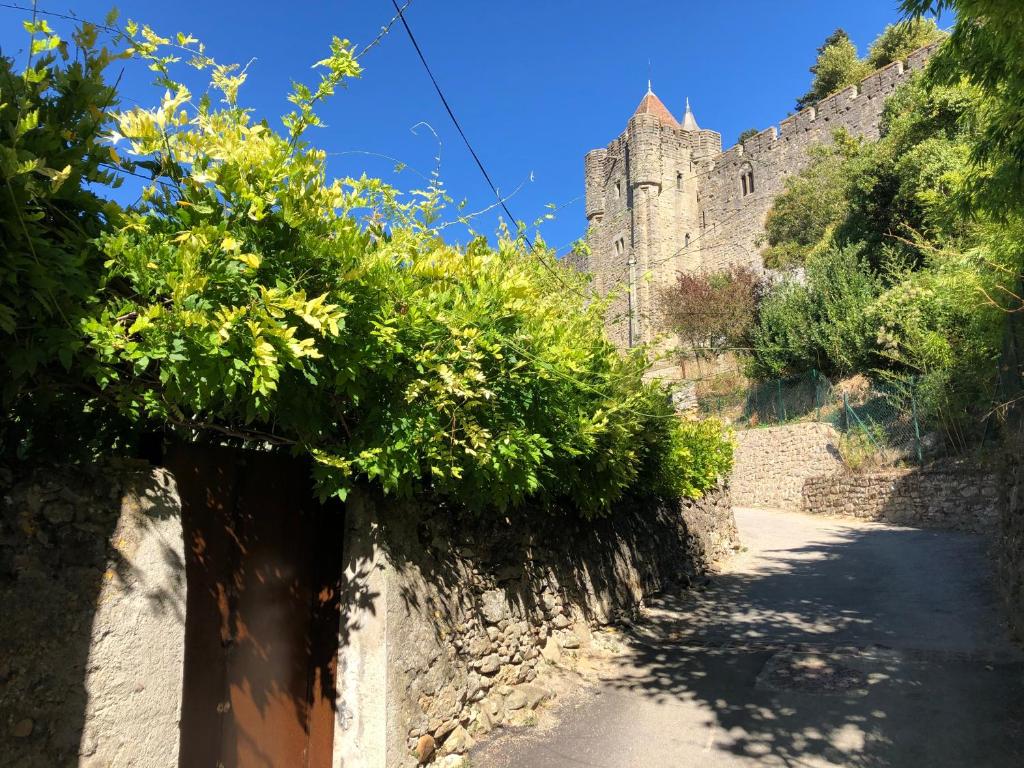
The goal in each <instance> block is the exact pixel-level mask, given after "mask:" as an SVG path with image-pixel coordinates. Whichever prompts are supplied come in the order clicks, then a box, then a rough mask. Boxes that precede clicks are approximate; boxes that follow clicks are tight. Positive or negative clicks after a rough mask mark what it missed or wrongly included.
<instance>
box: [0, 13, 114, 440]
mask: <svg viewBox="0 0 1024 768" xmlns="http://www.w3.org/2000/svg"><path fill="white" fill-rule="evenodd" d="M25 27H26V31H27V32H28V33H29V39H30V43H29V46H28V48H29V55H28V57H27V64H26V65H25V67H24V69H22V70H21V71H18V68H17V66H16V64H15V62H14V61H12V60H11V59H9V58H0V175H2V177H3V183H2V185H0V186H2V189H0V250H2V252H3V257H2V259H0V387H2V391H0V395H2V411H0V453H3V454H11V453H14V454H17V455H21V456H24V455H26V454H27V453H30V452H32V451H34V450H36V449H39V450H43V449H45V447H46V446H47V445H49V446H50V447H51V448H54V447H55V448H57V449H58V450H59V451H60V452H61V454H62V455H64V456H67V455H69V453H70V451H71V448H72V445H73V444H74V443H75V441H76V439H77V437H81V438H82V439H85V440H88V439H89V438H90V437H92V436H94V435H96V434H98V433H100V432H101V431H102V429H103V428H104V427H111V426H112V425H113V424H112V420H111V419H110V418H109V416H110V414H109V413H108V412H106V411H103V408H102V406H101V405H100V404H99V403H96V402H94V401H92V398H91V396H90V395H88V394H87V393H85V392H83V391H82V388H81V384H82V379H83V377H84V376H85V373H84V370H85V368H87V367H88V365H89V361H88V359H87V358H83V355H82V348H83V340H82V338H81V333H80V331H79V324H80V322H81V320H82V318H83V317H85V316H86V315H87V314H88V313H89V311H90V308H91V306H92V305H93V303H94V302H95V295H96V292H97V290H98V288H99V285H100V272H101V264H102V255H101V254H100V253H99V251H98V250H97V248H96V247H95V245H94V242H93V239H94V238H95V237H97V236H98V235H99V234H100V233H101V232H102V231H103V228H104V227H105V226H106V225H107V222H108V220H109V219H110V217H111V216H113V215H116V211H117V206H116V205H114V204H113V203H110V202H108V201H106V200H104V199H103V198H102V197H101V195H100V193H101V192H102V191H103V189H104V188H109V187H112V186H116V185H117V182H116V181H115V180H114V176H113V174H112V173H111V172H110V170H109V164H110V163H111V162H112V157H111V150H110V148H109V146H107V145H106V144H105V138H106V135H107V131H108V128H109V123H110V119H111V118H110V113H109V109H110V107H111V106H112V105H113V104H114V103H115V93H114V88H113V87H112V86H110V85H109V84H108V83H107V82H106V80H105V72H106V69H107V67H108V65H109V64H110V62H111V61H112V60H114V59H115V58H120V55H119V54H114V53H111V52H110V51H109V50H108V49H107V48H106V47H104V46H102V45H100V44H99V42H98V35H97V30H96V28H95V27H93V26H91V25H89V24H85V25H83V26H82V28H81V29H80V30H79V31H78V32H77V33H76V34H75V35H74V37H73V39H72V40H71V41H65V40H62V39H61V38H60V37H58V36H57V35H56V34H54V33H53V31H52V30H51V29H50V27H49V26H48V25H47V23H46V22H45V21H38V22H34V23H26V24H25ZM69 42H70V44H71V45H69ZM100 413H102V414H103V415H102V417H100V416H99V414H100ZM47 414H49V416H47ZM76 423H77V424H78V426H79V427H80V430H79V431H78V433H77V435H76V434H75V430H74V429H73V428H72V427H73V425H74V424H76ZM101 425H102V426H101ZM58 436H59V438H58ZM55 439H59V440H60V443H59V445H57V446H54V445H53V442H54V440H55Z"/></svg>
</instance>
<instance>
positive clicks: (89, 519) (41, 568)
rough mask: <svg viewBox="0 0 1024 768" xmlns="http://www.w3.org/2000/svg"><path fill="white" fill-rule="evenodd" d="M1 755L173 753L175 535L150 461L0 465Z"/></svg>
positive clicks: (30, 759) (60, 759) (179, 601)
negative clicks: (28, 471)
mask: <svg viewBox="0 0 1024 768" xmlns="http://www.w3.org/2000/svg"><path fill="white" fill-rule="evenodd" d="M0 492H2V502H0V764H2V765H5V766H6V765H9V766H19V768H52V766H66V765H77V766H82V767H83V768H107V767H108V766H112V767H117V766H137V768H166V766H175V765H177V764H178V722H179V718H180V710H181V685H182V674H183V671H184V619H185V584H184V561H183V556H184V542H183V541H182V531H181V520H180V517H179V504H178V499H177V492H176V489H175V484H174V480H173V478H171V476H170V475H169V474H168V473H167V472H165V471H163V470H157V469H152V468H150V467H149V465H148V464H139V463H134V464H133V463H123V462H122V463H109V464H104V465H96V466H90V467H83V468H71V469H68V468H62V469H52V468H51V469H48V470H45V471H43V470H40V471H37V472H36V473H35V474H33V475H32V476H30V477H27V478H22V479H19V480H17V481H15V480H14V479H13V478H12V476H11V475H10V474H9V473H7V472H6V470H0Z"/></svg>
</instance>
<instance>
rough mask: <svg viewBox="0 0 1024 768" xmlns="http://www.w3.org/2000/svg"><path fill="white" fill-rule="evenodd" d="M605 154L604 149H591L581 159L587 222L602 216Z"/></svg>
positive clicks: (606, 154)
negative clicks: (584, 180)
mask: <svg viewBox="0 0 1024 768" xmlns="http://www.w3.org/2000/svg"><path fill="white" fill-rule="evenodd" d="M607 156H608V150H606V149H592V150H591V151H590V152H587V154H586V157H585V158H584V159H583V175H584V177H585V179H586V187H585V189H586V214H587V222H588V223H593V222H594V217H595V216H596V217H597V220H598V221H600V220H601V217H602V216H604V172H605V160H606V158H607Z"/></svg>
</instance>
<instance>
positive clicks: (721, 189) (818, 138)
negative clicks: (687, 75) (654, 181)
mask: <svg viewBox="0 0 1024 768" xmlns="http://www.w3.org/2000/svg"><path fill="white" fill-rule="evenodd" d="M937 47H938V46H937V45H933V46H928V47H925V48H922V49H920V50H918V51H915V52H914V53H912V54H911V55H910V56H909V57H908V60H907V62H906V64H904V63H903V62H894V63H892V64H890V65H888V66H886V67H883V68H882V69H880V70H878V71H876V72H873V73H872V74H871V75H869V76H868V77H867V78H865V79H864V80H863V81H862V82H861V83H859V84H858V85H853V86H850V87H848V88H844V89H843V90H841V91H839V92H837V93H834V94H832V95H831V96H829V97H828V98H827V99H824V100H822V101H820V102H819V103H818V104H817V105H815V106H814V107H809V108H807V109H804V110H802V111H800V112H798V113H797V114H795V115H792V116H790V117H788V118H786V119H785V120H783V121H782V122H781V123H780V126H779V127H780V130H779V131H778V132H776V131H775V129H774V127H772V128H768V129H767V130H765V131H762V132H761V133H759V134H757V135H756V136H754V137H752V138H751V139H748V140H747V141H746V142H744V144H743V145H742V146H740V145H737V146H734V147H732V148H730V149H728V150H726V151H725V152H723V153H722V154H721V155H720V156H719V157H718V158H717V159H716V160H715V164H714V168H713V170H712V171H711V173H710V174H709V176H708V178H707V180H706V182H705V183H704V191H705V194H704V199H703V210H704V214H705V218H706V221H707V227H708V230H710V231H709V232H708V233H707V234H705V236H704V237H703V238H702V240H701V262H702V264H703V268H704V269H706V270H708V271H715V270H719V269H725V268H727V267H728V266H729V265H732V264H744V265H748V266H751V267H753V268H756V269H761V268H762V267H763V264H762V261H761V256H760V250H761V247H762V245H760V244H759V238H760V237H761V236H762V235H763V233H764V221H765V217H766V216H767V214H768V211H769V210H770V208H771V205H772V202H773V201H774V200H775V198H776V197H777V196H778V195H779V194H780V193H781V192H782V191H783V189H784V188H785V182H786V178H787V177H788V176H790V175H791V174H794V173H799V172H800V171H801V170H803V169H804V168H805V167H807V165H808V164H809V162H810V158H809V156H808V153H807V150H808V149H809V148H810V147H812V146H815V145H821V144H828V143H831V141H832V140H833V134H834V132H835V131H836V130H838V129H840V128H842V129H845V130H847V131H848V132H849V133H851V134H852V135H854V136H862V137H864V138H866V139H869V140H875V139H877V138H878V137H879V126H880V123H881V117H882V110H883V108H884V106H885V100H886V99H887V98H888V97H889V96H890V95H891V94H892V92H893V91H894V90H895V89H896V87H897V86H899V85H900V84H901V83H903V82H906V80H907V79H908V78H909V77H910V76H911V75H912V74H913V73H914V72H916V71H919V70H920V69H922V68H923V67H924V65H925V64H926V62H927V60H928V58H929V57H930V56H931V55H932V54H933V53H934V52H935V50H936V48H937ZM748 167H749V168H750V169H751V170H753V173H754V192H753V193H750V194H747V195H743V190H742V183H741V173H742V172H744V171H745V170H746V169H747V168H748Z"/></svg>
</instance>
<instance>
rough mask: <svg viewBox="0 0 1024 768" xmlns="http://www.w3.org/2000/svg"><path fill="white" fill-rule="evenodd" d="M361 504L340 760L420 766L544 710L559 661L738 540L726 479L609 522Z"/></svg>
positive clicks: (374, 767) (352, 558)
mask: <svg viewBox="0 0 1024 768" xmlns="http://www.w3.org/2000/svg"><path fill="white" fill-rule="evenodd" d="M348 514H349V515H350V523H351V527H349V528H348V529H347V531H346V540H347V544H346V546H347V547H351V548H352V550H351V551H350V552H349V556H348V557H347V560H348V573H349V574H350V580H349V584H348V586H347V588H346V592H347V593H349V594H361V595H364V596H365V597H366V599H365V600H356V601H355V604H354V605H353V606H352V608H351V609H350V610H349V611H348V613H347V614H346V616H345V617H344V618H343V630H342V634H343V640H344V642H343V647H342V651H341V659H340V663H339V678H340V679H339V685H338V687H339V696H340V699H341V701H340V703H339V728H338V729H337V730H336V733H335V766H337V768H341V766H344V768H394V767H395V766H407V765H408V766H414V765H416V764H417V761H418V760H419V759H420V758H422V757H423V756H425V755H426V754H427V753H429V752H431V751H435V750H436V751H437V752H438V753H439V754H443V753H446V752H454V753H458V752H462V751H464V750H465V749H467V748H468V747H469V746H470V745H471V743H472V740H473V738H474V737H475V736H478V735H480V734H483V733H487V732H488V731H490V730H491V729H492V728H494V727H496V726H499V725H505V724H510V725H518V724H523V723H524V722H527V721H529V719H530V718H531V717H532V715H531V714H530V711H531V709H532V708H534V707H536V706H537V705H538V704H540V703H541V702H542V701H543V700H544V699H545V698H546V697H547V696H548V695H549V693H548V691H547V690H546V689H545V688H544V686H543V684H542V682H543V676H542V675H541V677H538V675H540V674H541V673H542V672H543V670H544V668H545V665H547V664H551V663H557V661H558V660H559V659H560V658H562V657H563V655H564V654H574V653H576V652H577V649H580V648H581V647H582V648H585V647H586V646H587V645H588V643H589V641H590V636H591V635H590V633H591V630H592V629H593V628H595V627H598V626H601V625H604V624H608V623H609V622H613V621H615V620H617V619H619V618H625V617H630V616H632V615H633V614H635V613H636V611H637V610H638V609H639V608H640V607H641V606H642V604H643V601H644V598H645V597H646V596H648V595H650V594H651V593H653V592H656V591H659V590H662V589H664V588H666V587H668V586H669V585H672V584H677V583H680V582H682V583H684V584H685V583H688V582H689V580H690V579H692V578H695V577H698V578H702V577H703V574H704V572H705V571H706V570H707V568H708V567H709V565H710V564H711V562H712V561H713V560H715V559H718V558H720V557H723V556H724V555H726V554H728V553H729V552H731V551H733V549H734V548H735V547H736V545H737V541H736V530H735V523H734V520H733V517H732V509H731V505H730V502H729V496H728V492H727V490H726V489H724V488H721V489H719V490H717V491H716V492H714V493H712V494H709V495H708V496H707V497H706V498H705V499H703V500H701V501H700V502H697V503H693V502H687V503H681V504H675V505H670V506H660V507H651V506H650V505H644V504H639V503H638V504H632V505H622V507H621V508H620V509H619V510H617V511H616V513H615V514H613V515H612V516H610V517H609V518H607V519H604V520H599V521H596V522H585V521H581V520H579V519H578V518H575V517H574V516H572V515H570V514H568V513H560V514H556V513H552V512H536V513H534V514H531V515H526V516H524V515H522V514H519V515H512V516H510V518H509V521H508V522H498V523H496V524H495V523H493V522H489V523H488V524H486V525H484V524H478V525H472V524H466V523H465V522H463V521H458V520H456V519H454V518H450V517H448V516H446V515H445V514H443V513H442V512H441V511H435V512H434V513H432V514H429V515H426V516H424V514H423V513H422V512H420V513H417V512H416V510H413V509H409V508H404V509H396V508H395V506H394V505H393V504H388V503H385V502H383V501H382V500H380V499H373V498H371V497H369V496H356V497H350V500H349V503H348ZM361 532H363V533H365V535H363V533H361ZM368 541H372V546H371V547H367V545H366V544H367V542H368ZM382 723H386V725H384V726H382V725H381V724H382Z"/></svg>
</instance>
